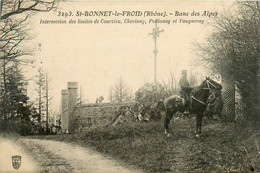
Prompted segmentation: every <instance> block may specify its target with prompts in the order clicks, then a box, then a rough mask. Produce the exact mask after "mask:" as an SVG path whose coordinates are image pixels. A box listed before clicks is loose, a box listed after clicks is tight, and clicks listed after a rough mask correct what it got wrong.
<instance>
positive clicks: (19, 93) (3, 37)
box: [0, 0, 57, 135]
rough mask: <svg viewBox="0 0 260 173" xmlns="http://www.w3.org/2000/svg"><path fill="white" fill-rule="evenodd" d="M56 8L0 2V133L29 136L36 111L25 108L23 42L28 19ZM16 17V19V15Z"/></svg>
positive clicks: (26, 1)
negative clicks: (16, 133)
mask: <svg viewBox="0 0 260 173" xmlns="http://www.w3.org/2000/svg"><path fill="white" fill-rule="evenodd" d="M56 7H57V3H56V2H55V1H51V0H50V1H47V0H39V1H35V0H4V1H1V2H0V65H1V67H0V72H1V74H0V105H1V107H0V120H1V122H0V123H1V129H2V130H5V131H14V132H19V133H20V134H22V135H25V134H30V133H31V130H32V122H31V118H32V117H31V116H33V118H35V116H36V117H37V113H36V112H35V109H34V108H33V107H32V106H31V105H30V104H28V100H29V98H28V97H27V89H26V88H27V81H26V80H25V79H24V76H23V73H22V71H21V65H24V64H28V62H29V61H28V56H25V55H31V53H30V52H29V51H26V50H25V49H24V48H23V42H24V41H25V40H28V39H30V37H29V36H28V34H27V32H28V29H29V27H30V25H29V24H28V18H29V17H30V15H33V14H35V13H36V12H47V11H50V10H52V9H54V8H56ZM18 14H19V15H18Z"/></svg>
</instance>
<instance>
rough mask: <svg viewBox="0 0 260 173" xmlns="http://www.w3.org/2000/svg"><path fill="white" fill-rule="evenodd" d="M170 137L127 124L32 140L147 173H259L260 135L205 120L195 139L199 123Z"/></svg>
mask: <svg viewBox="0 0 260 173" xmlns="http://www.w3.org/2000/svg"><path fill="white" fill-rule="evenodd" d="M171 127H172V134H173V135H172V136H171V137H170V138H166V137H165V136H164V128H163V123H162V122H157V123H126V124H124V125H120V126H117V127H113V126H107V127H102V128H96V129H93V130H90V131H88V132H84V133H80V134H70V135H55V136H34V137H36V138H45V139H54V140H60V141H66V142H72V143H77V144H80V145H82V146H87V147H91V148H93V149H95V150H97V151H99V152H101V153H105V154H107V155H109V156H112V157H114V158H115V159H118V160H121V161H123V162H125V163H127V164H130V165H133V166H135V167H137V168H139V169H141V170H144V171H145V172H183V171H192V172H194V171H197V172H201V171H207V172H208V171H216V172H229V171H239V172H249V171H250V169H251V170H253V169H254V170H257V171H260V168H259V165H260V164H259V163H260V162H259V159H258V158H257V157H258V150H257V144H256V142H255V141H257V140H255V139H256V137H257V135H255V136H253V134H252V132H249V131H240V129H239V127H237V126H236V125H234V124H231V123H221V122H216V121H204V125H203V129H202V130H203V135H202V136H201V137H200V138H198V139H196V138H195V137H194V134H193V131H194V127H195V120H192V119H189V120H179V121H177V122H174V123H172V124H171Z"/></svg>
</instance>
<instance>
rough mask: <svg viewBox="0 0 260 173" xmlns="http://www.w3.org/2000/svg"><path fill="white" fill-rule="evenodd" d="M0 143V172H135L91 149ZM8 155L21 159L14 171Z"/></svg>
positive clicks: (48, 143)
mask: <svg viewBox="0 0 260 173" xmlns="http://www.w3.org/2000/svg"><path fill="white" fill-rule="evenodd" d="M0 141H1V143H0V155H1V156H0V172H6V171H7V172H10V171H11V172H19V171H20V172H88V173H112V172H113V173H130V172H137V171H136V170H134V169H130V168H126V167H127V166H126V165H123V164H122V163H118V162H117V161H115V160H112V159H111V158H109V157H106V156H103V155H101V154H100V153H97V152H95V151H93V150H91V149H88V148H85V147H81V146H78V145H73V144H69V143H65V142H59V141H52V140H42V139H27V138H20V139H19V140H17V141H14V140H7V139H4V138H0ZM12 155H21V156H22V164H21V167H20V168H19V169H18V170H15V169H14V168H13V166H12V159H11V156H12Z"/></svg>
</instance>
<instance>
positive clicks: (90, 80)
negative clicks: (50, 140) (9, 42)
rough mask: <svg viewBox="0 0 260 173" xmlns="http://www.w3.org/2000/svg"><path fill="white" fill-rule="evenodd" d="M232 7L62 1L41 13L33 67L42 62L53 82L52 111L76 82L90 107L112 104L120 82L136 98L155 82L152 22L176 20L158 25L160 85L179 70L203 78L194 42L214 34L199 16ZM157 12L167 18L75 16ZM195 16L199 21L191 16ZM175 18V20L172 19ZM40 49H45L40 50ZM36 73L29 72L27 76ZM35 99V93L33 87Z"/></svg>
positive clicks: (34, 23)
mask: <svg viewBox="0 0 260 173" xmlns="http://www.w3.org/2000/svg"><path fill="white" fill-rule="evenodd" d="M231 7H232V3H231V2H225V1H215V2H214V1H211V2H208V1H201V2H192V1H185V2H145V1H142V2H105V1H104V2H81V1H70V2H61V3H60V4H59V9H58V10H56V11H52V12H48V13H39V14H37V15H35V16H34V17H33V18H32V19H31V21H30V25H31V28H32V30H31V34H32V35H33V36H34V39H33V40H31V41H30V42H29V45H30V46H31V48H32V49H34V50H35V51H34V58H35V59H36V61H35V62H34V63H35V64H37V63H38V64H39V62H42V66H43V68H44V71H45V72H46V73H47V74H48V77H49V80H50V81H49V87H50V95H51V96H52V102H53V104H52V106H53V109H55V110H59V105H60V99H61V90H62V89H66V88H67V82H78V84H79V87H80V88H81V94H82V96H83V99H84V100H87V101H88V102H90V103H92V102H95V100H96V98H98V97H99V96H103V97H104V98H105V100H104V101H105V102H106V101H108V99H107V98H108V93H109V89H110V88H111V86H114V85H115V84H116V82H117V81H118V80H119V78H120V77H121V78H122V79H123V80H124V81H125V82H126V83H127V85H128V86H129V88H131V89H132V91H133V93H134V92H135V91H137V90H138V88H140V87H141V86H142V85H144V83H145V82H153V80H154V53H153V50H154V40H153V38H152V36H151V35H149V33H151V32H152V31H153V28H154V27H155V24H154V23H149V21H150V19H161V20H171V21H173V20H176V19H177V23H170V24H165V23H159V24H158V27H159V28H160V30H161V29H163V32H161V33H160V35H159V37H158V39H157V49H158V55H157V62H158V64H157V71H158V72H157V74H158V77H157V78H158V82H162V81H167V78H168V77H169V74H170V71H173V72H176V76H177V78H179V77H180V74H181V70H184V69H186V70H188V71H189V72H190V71H192V72H193V73H200V74H201V75H204V74H205V70H204V69H203V68H201V67H197V66H194V64H193V63H191V62H192V61H193V60H194V59H196V58H197V57H196V54H195V52H194V46H193V43H194V42H195V41H198V42H203V41H204V40H205V38H206V37H207V36H208V35H209V34H210V33H211V32H212V28H211V26H210V23H211V22H212V19H211V18H209V17H208V16H201V14H202V13H203V12H204V11H210V12H217V13H218V14H219V13H220V11H222V10H223V9H224V8H225V9H230V8H231ZM98 10H102V11H103V10H108V11H141V12H142V13H144V12H145V11H153V12H155V11H157V12H166V13H167V14H168V16H166V17H158V16H157V17H156V16H149V17H148V16H147V17H143V16H141V17H140V16H132V17H126V16H124V17H115V16H112V17H101V16H99V17H84V16H81V17H76V16H75V15H76V12H77V11H98ZM59 11H60V12H68V13H69V12H70V11H71V13H72V14H73V15H74V16H71V17H66V18H65V17H64V16H58V14H59ZM176 11H178V12H179V14H180V13H181V12H189V16H175V14H176ZM192 11H196V12H199V13H200V16H190V15H191V13H192ZM169 13H173V15H171V16H170V15H169ZM60 19H61V20H67V22H68V21H69V20H70V19H73V20H78V19H81V20H86V19H88V20H93V21H94V20H95V19H98V20H102V19H106V20H114V19H117V20H122V24H101V23H99V24H93V23H92V24H68V23H67V24H41V23H40V21H41V20H60ZM125 19H131V20H135V19H137V20H145V21H146V24H143V25H142V24H125V23H124V20H125ZM180 19H183V20H204V23H203V24H201V23H192V24H187V23H180V22H179V20H180ZM39 44H41V47H40V48H39ZM35 73H37V68H36V67H35V68H33V69H30V71H29V73H28V75H27V76H28V77H29V76H30V75H32V74H35ZM30 85H31V86H30V88H31V92H29V96H30V95H31V96H30V97H31V98H33V97H36V96H37V93H36V92H35V91H34V90H33V88H34V87H35V85H34V84H33V83H32V82H31V84H30Z"/></svg>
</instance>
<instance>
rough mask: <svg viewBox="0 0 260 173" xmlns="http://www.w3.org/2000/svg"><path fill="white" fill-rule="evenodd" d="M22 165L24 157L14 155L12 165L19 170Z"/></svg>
mask: <svg viewBox="0 0 260 173" xmlns="http://www.w3.org/2000/svg"><path fill="white" fill-rule="evenodd" d="M21 163H22V156H19V155H14V156H12V164H13V167H14V169H16V170H17V169H19V168H20V166H21Z"/></svg>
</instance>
